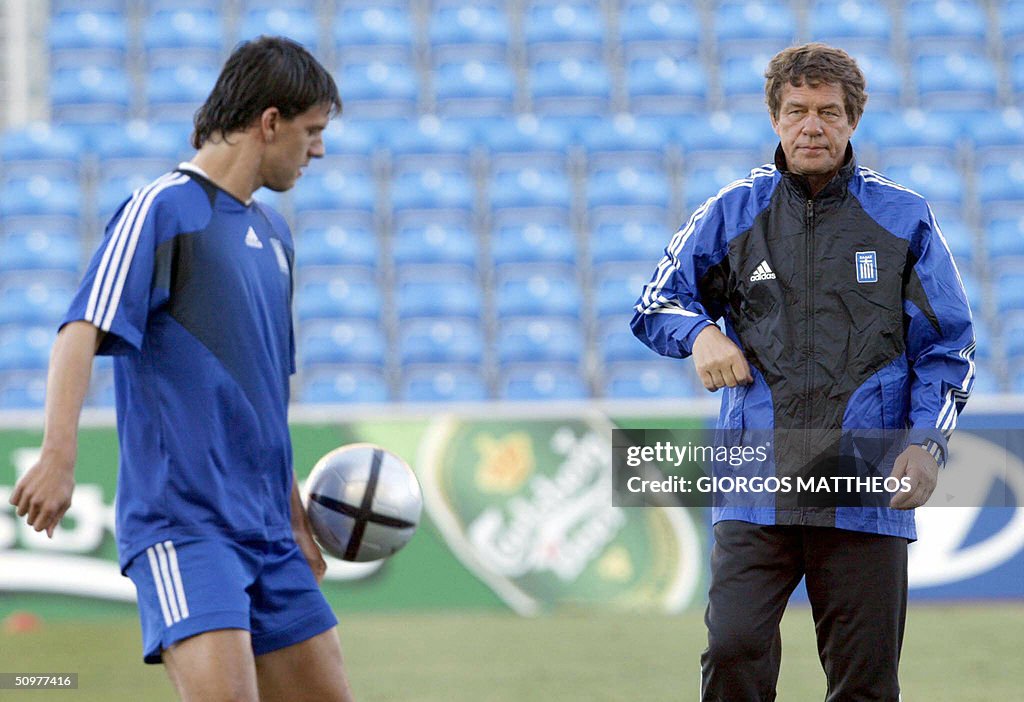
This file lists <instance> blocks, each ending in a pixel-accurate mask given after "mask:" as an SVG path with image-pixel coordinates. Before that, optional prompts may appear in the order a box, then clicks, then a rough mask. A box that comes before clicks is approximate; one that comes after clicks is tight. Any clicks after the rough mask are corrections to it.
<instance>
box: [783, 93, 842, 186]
mask: <svg viewBox="0 0 1024 702" xmlns="http://www.w3.org/2000/svg"><path fill="white" fill-rule="evenodd" d="M856 126H857V125H856V124H851V123H850V118H849V116H848V115H847V114H846V108H845V106H844V102H843V90H842V88H841V87H840V86H839V85H838V84H835V83H819V84H818V85H816V86H814V87H810V86H808V85H807V84H806V83H804V85H801V86H800V87H796V86H793V85H790V84H789V83H787V84H786V85H784V86H782V100H781V104H780V107H779V115H778V117H777V118H776V117H775V116H774V115H772V128H773V129H774V130H775V133H776V134H778V135H779V140H780V141H781V142H782V151H783V152H784V153H785V154H786V163H787V165H788V166H789V170H790V171H792V172H794V173H800V174H801V175H805V176H807V178H808V180H809V181H810V183H811V186H812V188H814V189H815V190H817V189H820V188H821V187H823V186H824V185H825V184H826V183H828V181H829V180H831V179H832V176H833V175H835V174H836V172H837V171H838V170H839V168H840V167H841V166H842V165H843V159H844V157H845V156H846V145H847V144H848V143H849V142H850V137H851V136H852V135H853V130H854V129H855V128H856Z"/></svg>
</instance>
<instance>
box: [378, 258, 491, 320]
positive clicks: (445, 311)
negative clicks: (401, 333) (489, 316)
mask: <svg viewBox="0 0 1024 702" xmlns="http://www.w3.org/2000/svg"><path fill="white" fill-rule="evenodd" d="M482 298H483V291H482V290H481V288H480V284H479V281H478V280H477V279H476V273H475V271H473V270H472V269H467V268H465V267H461V266H459V267H454V266H440V267H438V266H429V267H409V268H406V269H403V270H401V271H399V280H398V284H397V287H396V289H395V308H396V309H397V311H398V316H399V318H401V319H403V320H404V319H407V318H409V317H438V318H451V317H468V318H473V319H479V318H480V316H481V314H482V313H483V299H482Z"/></svg>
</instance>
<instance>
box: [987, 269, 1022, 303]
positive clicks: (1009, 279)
mask: <svg viewBox="0 0 1024 702" xmlns="http://www.w3.org/2000/svg"><path fill="white" fill-rule="evenodd" d="M993 287H994V288H995V292H996V311H997V312H998V313H999V314H1000V315H1002V314H1004V313H1007V312H1022V311H1024V267H1020V266H1018V265H1012V266H1009V267H1008V269H1006V270H1002V271H1000V272H999V273H998V274H997V275H996V276H995V279H994V281H993Z"/></svg>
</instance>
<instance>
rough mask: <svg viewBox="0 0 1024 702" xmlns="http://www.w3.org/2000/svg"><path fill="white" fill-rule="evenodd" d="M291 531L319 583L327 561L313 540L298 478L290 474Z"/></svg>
mask: <svg viewBox="0 0 1024 702" xmlns="http://www.w3.org/2000/svg"><path fill="white" fill-rule="evenodd" d="M291 506H292V532H293V533H294V534H295V543H297V544H298V545H299V548H300V549H301V550H302V555H303V556H305V557H306V561H308V562H309V567H310V568H311V569H312V570H313V575H314V576H316V581H317V582H318V583H319V582H320V581H321V580H323V579H324V574H325V573H326V572H327V562H326V561H324V557H323V554H321V553H320V547H319V546H317V545H316V542H315V541H313V530H312V529H311V528H310V526H309V517H308V516H307V515H306V508H305V507H303V506H302V496H301V495H300V494H299V478H298V476H297V475H295V474H294V473H293V474H292V495H291Z"/></svg>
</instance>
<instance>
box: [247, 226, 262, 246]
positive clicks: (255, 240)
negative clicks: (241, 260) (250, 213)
mask: <svg viewBox="0 0 1024 702" xmlns="http://www.w3.org/2000/svg"><path fill="white" fill-rule="evenodd" d="M245 245H246V246H249V247H252V248H254V249H262V248H263V242H262V241H260V238H259V237H258V236H256V230H255V229H253V228H252V227H249V231H247V232H246V233H245Z"/></svg>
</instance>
